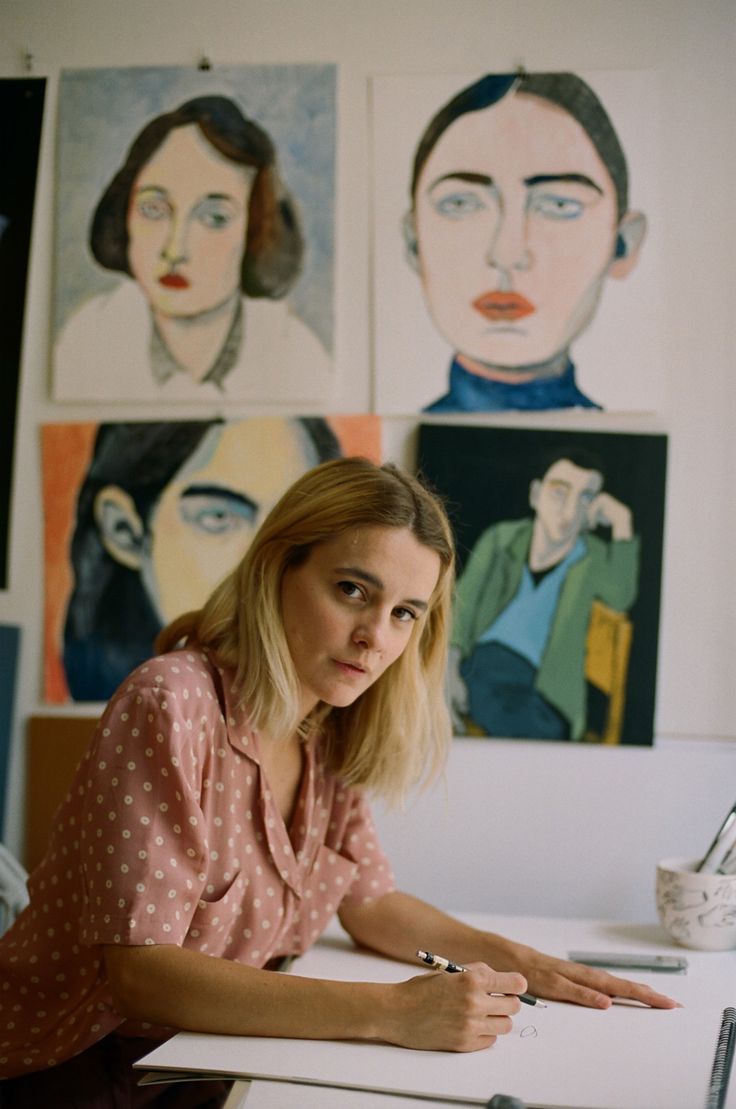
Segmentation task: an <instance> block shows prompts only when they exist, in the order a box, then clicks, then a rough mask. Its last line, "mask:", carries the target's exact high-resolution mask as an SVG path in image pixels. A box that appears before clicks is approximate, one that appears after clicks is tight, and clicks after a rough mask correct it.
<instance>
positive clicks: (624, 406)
mask: <svg viewBox="0 0 736 1109" xmlns="http://www.w3.org/2000/svg"><path fill="white" fill-rule="evenodd" d="M373 120H374V150H373V164H374V167H375V170H374V194H375V196H374V249H375V270H374V272H375V285H374V305H375V308H374V311H375V316H374V328H375V350H376V356H375V375H376V383H375V384H376V403H377V408H378V410H379V411H381V412H383V413H385V414H395V413H402V412H403V413H410V412H416V411H417V410H421V411H424V412H429V413H435V412H437V413H442V412H477V411H502V410H506V409H515V410H525V411H530V410H548V409H561V408H580V409H589V410H590V409H592V410H596V409H600V408H605V409H609V410H613V409H615V410H650V409H651V410H656V409H657V408H658V407H659V406H660V403H661V397H662V394H663V354H662V342H661V327H660V310H661V309H660V303H659V289H660V287H661V281H660V278H659V275H660V273H661V260H660V255H661V246H660V241H661V235H660V229H659V201H658V188H659V174H658V170H657V164H658V156H657V134H658V115H657V84H656V78H655V77H654V75H652V74H650V73H647V72H626V73H623V72H598V73H595V74H585V75H580V74H574V73H524V74H490V75H485V76H482V77H477V76H475V77H473V76H468V75H465V76H458V75H457V74H455V75H447V76H436V75H433V76H410V77H398V76H397V77H381V78H376V79H375V80H374V82H373Z"/></svg>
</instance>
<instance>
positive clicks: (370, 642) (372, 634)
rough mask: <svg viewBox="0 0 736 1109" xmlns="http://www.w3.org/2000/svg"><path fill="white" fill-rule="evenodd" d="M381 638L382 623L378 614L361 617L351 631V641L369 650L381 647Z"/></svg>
mask: <svg viewBox="0 0 736 1109" xmlns="http://www.w3.org/2000/svg"><path fill="white" fill-rule="evenodd" d="M383 638H384V629H383V624H382V621H381V618H380V617H378V616H374V617H369V618H364V619H362V620H361V622H360V623H359V624H358V626H357V627H356V628H355V631H354V632H353V642H354V643H358V644H360V646H361V647H365V648H367V649H368V650H371V651H378V650H380V649H381V647H382V645H383Z"/></svg>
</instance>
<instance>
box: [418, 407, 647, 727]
mask: <svg viewBox="0 0 736 1109" xmlns="http://www.w3.org/2000/svg"><path fill="white" fill-rule="evenodd" d="M571 447H575V448H578V449H583V450H586V451H589V452H590V453H592V454H593V455H595V456H596V458H597V459H599V460H600V464H601V466H602V469H603V472H604V474H605V486H604V487H605V489H606V491H607V492H609V493H611V494H612V496H614V497H616V498H617V499H618V500H620V501H622V502H623V503H624V504H625V505H628V506H629V507H630V508H631V510H632V514H633V522H634V530H635V532H636V533H637V535H639V536H640V537H641V567H640V572H639V594H638V598H637V600H636V602H635V604H634V605H633V606H632V608H631V610H630V616H631V619H632V620H633V623H634V636H633V640H632V646H631V659H630V663H629V680H628V686H627V697H626V711H625V716H624V724H623V730H622V737H621V742H622V743H628V744H650V743H651V742H652V739H653V734H654V706H655V692H656V691H655V686H656V673H657V647H658V629H659V608H660V592H661V573H662V539H663V532H664V497H665V482H666V469H667V439H666V436H664V435H634V434H623V433H619V432H615V433H613V432H587V431H566V430H565V431H558V430H554V431H553V430H547V429H540V430H536V429H534V430H532V429H527V428H523V429H522V428H491V427H466V426H460V425H454V424H453V425H435V424H432V425H429V424H424V425H422V426H421V427H420V430H419V447H418V458H417V464H418V468H419V470H420V472H421V473H423V474H424V475H425V477H426V478H427V479H428V481H429V483H430V484H431V485H432V486H433V487H434V488H435V489H436V490H437V491H438V492H439V493H440V494H442V495H443V496H444V497H445V499H446V500H445V503H446V506H447V509H448V512H449V515H450V519H451V521H452V524H453V528H454V530H455V538H456V542H457V553H458V570H461V569H462V567H463V565H464V563H465V560H466V558H467V556H468V553H469V551H470V548H471V547H472V546H473V544H474V543H475V541H476V539H477V538H478V536H479V535H480V533H481V532H482V531H483V530H484V529H485V528H487V527H488V526H489V525H490V524H493V523H496V522H497V521H500V520H515V519H520V518H522V517H524V516H531V514H532V512H531V509H530V507H529V485H530V482H531V480H532V478H533V477H535V476H541V475H537V474H536V473H535V470H536V468H537V467H538V465H540V464H541V467H542V469H543V468H544V462H543V459H544V458H545V456H546V455H547V454H548V453H549V452H550V451H557V450H558V449H562V450H565V449H568V448H571ZM601 534H604V533H603V532H601Z"/></svg>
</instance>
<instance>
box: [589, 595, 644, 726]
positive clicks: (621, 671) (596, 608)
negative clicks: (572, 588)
mask: <svg viewBox="0 0 736 1109" xmlns="http://www.w3.org/2000/svg"><path fill="white" fill-rule="evenodd" d="M632 634H633V624H632V623H631V620H630V619H629V617H628V616H627V614H626V613H625V612H617V611H616V609H613V608H609V607H608V605H605V604H603V602H602V601H593V605H592V608H591V611H590V622H589V624H588V633H587V637H586V646H585V680H586V681H587V682H588V683H589V685H591V686H592V687H593V689H595V690H598V691H600V693H601V694H603V696H604V698H605V702H604V711H603V720H602V723H601V724H600V726H598V727H596V726H593V725H591V724H590V722H589V723H588V726H587V727H586V730H585V734H584V736H583V738H584V739H585V740H587V741H588V742H589V743H608V744H614V743H620V742H621V731H622V728H623V721H624V709H625V707H626V683H627V680H628V673H629V656H630V654H631V639H632Z"/></svg>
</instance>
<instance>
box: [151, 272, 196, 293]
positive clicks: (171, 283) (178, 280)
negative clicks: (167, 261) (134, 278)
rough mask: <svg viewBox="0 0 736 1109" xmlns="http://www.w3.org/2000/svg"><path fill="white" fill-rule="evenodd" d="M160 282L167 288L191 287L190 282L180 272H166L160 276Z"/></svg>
mask: <svg viewBox="0 0 736 1109" xmlns="http://www.w3.org/2000/svg"><path fill="white" fill-rule="evenodd" d="M158 283H159V285H164V286H165V287H166V288H167V289H188V288H189V282H188V281H187V279H186V277H183V276H182V275H181V274H180V273H165V274H164V275H163V277H159V279H158Z"/></svg>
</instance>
